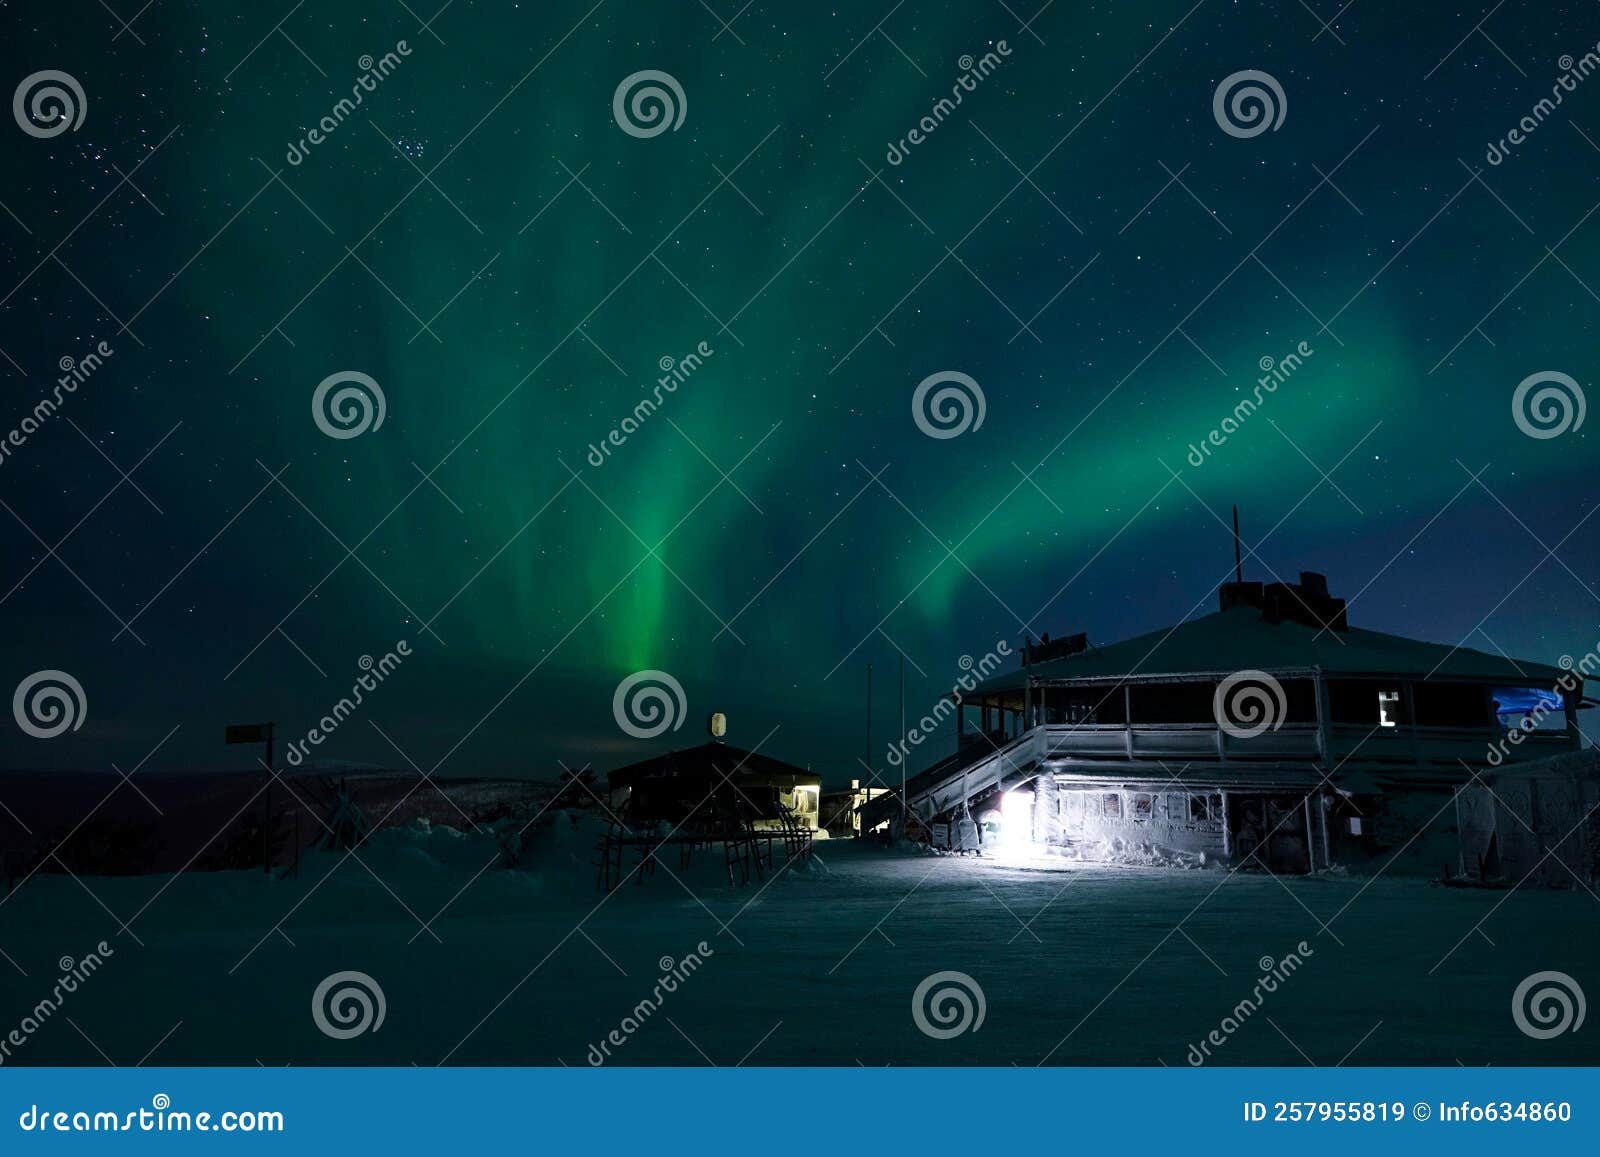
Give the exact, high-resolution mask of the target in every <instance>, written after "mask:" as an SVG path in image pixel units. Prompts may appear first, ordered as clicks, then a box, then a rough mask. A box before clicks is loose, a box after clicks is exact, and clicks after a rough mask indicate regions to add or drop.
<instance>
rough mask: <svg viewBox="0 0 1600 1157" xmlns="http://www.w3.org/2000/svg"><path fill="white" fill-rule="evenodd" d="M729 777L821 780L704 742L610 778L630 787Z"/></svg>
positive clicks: (740, 750) (798, 769)
mask: <svg viewBox="0 0 1600 1157" xmlns="http://www.w3.org/2000/svg"><path fill="white" fill-rule="evenodd" d="M725 776H737V777H738V778H739V779H740V780H743V781H751V780H759V781H762V782H770V783H791V782H798V783H816V782H818V780H819V778H820V777H819V776H818V774H817V773H816V772H814V771H807V770H806V769H805V768H803V767H796V766H795V765H794V764H792V763H785V762H784V761H783V760H781V759H774V758H773V757H772V756H770V755H762V754H761V753H760V752H758V751H746V750H744V749H743V748H741V747H734V746H733V745H732V744H730V743H702V744H700V745H699V746H698V747H688V748H684V749H683V750H681V751H669V752H667V753H666V754H665V755H657V756H653V757H652V758H650V759H645V760H640V761H639V762H638V763H630V764H628V765H627V766H626V767H619V768H617V769H616V770H615V771H613V772H611V773H610V774H609V775H608V776H607V779H608V780H609V782H610V784H611V786H612V787H627V786H629V785H631V784H634V783H637V782H639V781H640V780H644V779H664V778H676V779H714V780H717V781H719V782H720V781H721V780H722V779H723V778H724V777H725Z"/></svg>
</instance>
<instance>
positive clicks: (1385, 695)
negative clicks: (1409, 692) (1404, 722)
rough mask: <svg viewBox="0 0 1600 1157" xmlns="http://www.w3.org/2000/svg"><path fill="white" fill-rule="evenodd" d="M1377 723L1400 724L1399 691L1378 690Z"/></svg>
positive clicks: (1382, 724) (1387, 725)
mask: <svg viewBox="0 0 1600 1157" xmlns="http://www.w3.org/2000/svg"><path fill="white" fill-rule="evenodd" d="M1378 725H1379V726H1380V727H1398V726H1399V725H1400V692H1398V691H1379V692H1378Z"/></svg>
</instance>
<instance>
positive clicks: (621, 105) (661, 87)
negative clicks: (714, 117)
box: [611, 68, 689, 139]
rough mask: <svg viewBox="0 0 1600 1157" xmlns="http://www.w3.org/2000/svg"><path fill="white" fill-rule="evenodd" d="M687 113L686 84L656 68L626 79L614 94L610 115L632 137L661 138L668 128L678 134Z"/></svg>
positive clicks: (612, 95)
mask: <svg viewBox="0 0 1600 1157" xmlns="http://www.w3.org/2000/svg"><path fill="white" fill-rule="evenodd" d="M688 112H689V100H688V98H687V97H685V96H684V95H683V85H681V84H679V83H678V81H677V78H675V77H672V76H669V75H668V74H666V73H664V72H661V71H659V70H657V69H654V68H647V69H644V70H643V71H642V72H636V73H634V74H633V75H632V76H628V77H624V78H623V81H622V83H621V84H619V85H617V91H616V92H614V93H612V94H611V115H612V116H614V117H616V119H617V127H618V128H619V129H621V130H622V131H623V132H625V133H627V134H628V135H629V136H630V137H639V138H641V139H644V138H648V137H658V136H660V135H661V134H662V133H664V132H666V131H667V130H668V129H671V130H672V131H673V132H677V131H678V126H679V125H681V124H683V118H684V117H685V116H687V115H688Z"/></svg>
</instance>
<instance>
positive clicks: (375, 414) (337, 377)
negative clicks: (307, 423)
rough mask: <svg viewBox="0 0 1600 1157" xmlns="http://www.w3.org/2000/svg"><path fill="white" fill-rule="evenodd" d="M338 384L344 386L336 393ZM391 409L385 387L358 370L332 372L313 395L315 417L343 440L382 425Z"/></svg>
mask: <svg viewBox="0 0 1600 1157" xmlns="http://www.w3.org/2000/svg"><path fill="white" fill-rule="evenodd" d="M335 386H343V387H344V388H343V389H342V390H338V391H337V392H334V387H335ZM330 393H332V394H333V396H332V397H329V394H330ZM388 412H389V403H388V399H386V398H385V397H384V396H383V387H382V386H380V385H378V383H377V382H376V381H374V380H373V379H372V376H371V375H370V374H363V373H361V372H360V371H358V370H340V371H339V372H338V373H336V374H329V375H328V376H327V377H325V378H323V379H322V381H321V382H319V383H318V384H317V388H316V389H315V390H314V391H313V392H312V394H311V420H312V421H314V422H315V423H316V424H317V429H319V430H321V431H322V432H323V433H324V434H326V435H327V436H328V437H330V438H338V439H340V440H341V441H342V440H344V439H346V438H359V437H360V436H361V435H363V434H365V433H366V432H367V431H368V430H376V429H378V428H380V427H381V426H382V425H383V418H384V415H385V414H387V413H388Z"/></svg>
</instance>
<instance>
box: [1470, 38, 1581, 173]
mask: <svg viewBox="0 0 1600 1157" xmlns="http://www.w3.org/2000/svg"><path fill="white" fill-rule="evenodd" d="M1556 64H1557V65H1558V66H1559V67H1560V69H1561V75H1560V76H1558V77H1556V82H1555V84H1553V85H1551V86H1550V96H1547V97H1542V98H1540V100H1539V101H1538V102H1537V103H1536V104H1535V105H1534V106H1533V108H1532V110H1531V111H1530V112H1529V113H1528V115H1527V116H1525V117H1523V118H1522V119H1521V120H1520V121H1518V122H1517V127H1516V128H1514V129H1512V130H1511V131H1510V132H1508V133H1507V134H1506V135H1505V136H1503V137H1501V138H1500V139H1499V140H1498V141H1490V142H1489V147H1488V149H1487V150H1485V152H1484V154H1483V159H1484V160H1486V161H1488V162H1489V163H1490V164H1491V165H1498V164H1500V163H1501V162H1502V161H1504V160H1505V159H1506V158H1507V157H1509V156H1510V155H1511V150H1512V149H1514V148H1516V147H1517V146H1518V145H1520V144H1522V143H1523V142H1525V141H1526V140H1527V139H1528V138H1529V137H1530V136H1532V135H1533V133H1534V131H1535V130H1536V129H1538V127H1539V126H1540V125H1542V124H1544V122H1545V119H1546V118H1547V117H1549V116H1550V114H1551V113H1553V112H1555V111H1556V106H1557V105H1559V104H1561V102H1562V101H1563V100H1565V99H1566V94H1567V93H1569V92H1576V91H1577V90H1578V82H1579V81H1583V80H1588V79H1589V75H1590V74H1591V73H1593V72H1594V71H1595V70H1596V69H1600V44H1596V45H1595V46H1594V47H1593V48H1592V49H1590V50H1589V51H1588V52H1585V53H1584V54H1583V55H1582V56H1581V57H1579V58H1578V59H1577V60H1573V59H1572V56H1571V54H1570V53H1567V54H1564V55H1563V56H1562V57H1561V58H1560V59H1559V60H1557V61H1556ZM1551 97H1554V98H1555V99H1554V100H1552V99H1551Z"/></svg>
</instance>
